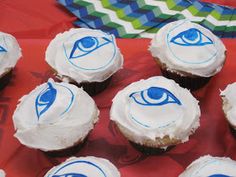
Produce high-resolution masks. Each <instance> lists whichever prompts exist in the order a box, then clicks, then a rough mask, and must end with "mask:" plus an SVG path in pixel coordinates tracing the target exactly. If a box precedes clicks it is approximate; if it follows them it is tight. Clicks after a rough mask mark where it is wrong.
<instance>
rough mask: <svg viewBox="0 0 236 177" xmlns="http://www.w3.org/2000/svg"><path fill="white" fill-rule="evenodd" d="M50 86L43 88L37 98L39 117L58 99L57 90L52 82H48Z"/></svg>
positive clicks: (36, 104)
mask: <svg viewBox="0 0 236 177" xmlns="http://www.w3.org/2000/svg"><path fill="white" fill-rule="evenodd" d="M47 85H48V87H47V88H46V90H43V91H42V92H41V93H40V94H39V95H38V96H37V98H36V101H35V107H36V113H37V116H38V119H39V117H40V116H41V115H42V114H43V113H45V112H46V111H47V110H48V109H49V108H50V107H51V105H52V104H53V103H54V101H55V99H56V94H57V90H56V89H55V88H53V86H52V84H51V83H47Z"/></svg>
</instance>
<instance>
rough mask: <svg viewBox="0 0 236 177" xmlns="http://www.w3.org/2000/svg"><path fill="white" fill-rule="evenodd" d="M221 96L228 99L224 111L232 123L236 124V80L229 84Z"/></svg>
mask: <svg viewBox="0 0 236 177" xmlns="http://www.w3.org/2000/svg"><path fill="white" fill-rule="evenodd" d="M220 95H221V97H223V99H225V100H226V102H225V104H227V105H224V106H225V109H224V112H225V114H226V118H227V119H228V121H229V122H230V124H231V125H233V126H236V82H234V83H232V84H229V85H228V86H227V87H226V88H225V90H223V91H221V93H220Z"/></svg>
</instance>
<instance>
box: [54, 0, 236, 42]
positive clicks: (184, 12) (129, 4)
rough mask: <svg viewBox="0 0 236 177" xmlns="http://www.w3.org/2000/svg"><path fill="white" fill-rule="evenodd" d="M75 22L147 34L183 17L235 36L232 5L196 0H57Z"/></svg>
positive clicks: (125, 34)
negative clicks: (75, 18)
mask: <svg viewBox="0 0 236 177" xmlns="http://www.w3.org/2000/svg"><path fill="white" fill-rule="evenodd" d="M58 2H59V3H60V4H62V5H63V6H65V7H66V8H67V9H68V10H69V11H70V12H72V13H73V14H74V15H75V16H77V17H78V20H77V21H76V22H74V24H75V25H76V26H80V27H88V28H94V29H101V30H103V31H105V32H108V33H112V34H114V35H115V36H116V37H122V38H137V37H147V38H151V37H153V35H154V34H155V33H156V32H157V31H158V30H159V29H160V28H161V27H163V26H164V25H165V24H167V23H169V22H172V21H176V20H179V19H184V18H187V19H189V20H191V21H193V22H196V23H199V24H201V25H202V26H204V27H206V28H208V29H210V30H211V31H212V32H213V33H214V34H216V35H218V36H219V37H236V9H235V8H230V7H226V6H220V5H216V4H210V3H203V2H200V1H198V0H191V1H190V0H101V1H100V0H58Z"/></svg>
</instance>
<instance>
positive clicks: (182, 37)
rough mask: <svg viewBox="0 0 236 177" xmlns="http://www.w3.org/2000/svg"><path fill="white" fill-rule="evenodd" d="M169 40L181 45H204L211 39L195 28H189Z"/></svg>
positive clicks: (210, 42)
mask: <svg viewBox="0 0 236 177" xmlns="http://www.w3.org/2000/svg"><path fill="white" fill-rule="evenodd" d="M170 42H172V43H174V44H177V45H181V46H204V45H209V44H213V41H212V40H211V39H210V38H209V37H207V36H206V35H205V34H203V33H202V32H201V31H199V30H198V29H196V28H190V29H188V30H186V31H183V32H181V33H179V34H177V35H176V36H175V37H173V38H172V39H171V40H170Z"/></svg>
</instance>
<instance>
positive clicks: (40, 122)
mask: <svg viewBox="0 0 236 177" xmlns="http://www.w3.org/2000/svg"><path fill="white" fill-rule="evenodd" d="M98 115H99V111H98V109H97V106H96V104H95V102H94V101H93V99H92V98H91V97H90V96H89V95H88V94H87V93H86V92H84V91H83V90H82V89H81V88H78V87H76V86H74V85H72V84H68V83H63V82H62V83H56V82H54V81H53V80H52V79H49V81H48V82H47V83H44V84H42V85H40V86H38V87H36V88H35V89H34V90H33V91H31V92H30V93H29V94H28V95H25V96H23V97H22V98H21V99H20V103H19V104H18V105H17V108H16V110H15V112H14V114H13V123H14V127H15V130H16V133H15V135H14V136H15V137H16V138H17V139H18V140H19V141H20V142H21V143H22V144H24V145H26V146H28V147H30V148H34V149H40V150H42V151H44V152H47V153H48V154H49V155H55V156H63V155H70V154H72V153H74V152H75V151H74V150H75V149H74V148H75V147H78V146H79V145H81V144H83V142H84V141H85V140H86V137H87V136H88V134H89V132H90V131H91V130H92V129H93V127H94V124H95V123H96V122H97V121H98ZM72 150H73V151H72Z"/></svg>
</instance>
